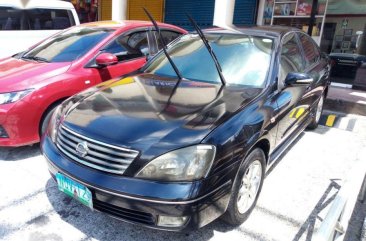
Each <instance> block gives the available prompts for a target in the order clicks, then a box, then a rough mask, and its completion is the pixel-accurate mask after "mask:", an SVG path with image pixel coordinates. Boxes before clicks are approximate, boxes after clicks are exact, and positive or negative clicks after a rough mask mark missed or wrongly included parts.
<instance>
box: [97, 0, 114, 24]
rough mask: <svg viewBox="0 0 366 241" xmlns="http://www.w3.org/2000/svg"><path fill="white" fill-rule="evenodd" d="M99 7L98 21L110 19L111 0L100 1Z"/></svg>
mask: <svg viewBox="0 0 366 241" xmlns="http://www.w3.org/2000/svg"><path fill="white" fill-rule="evenodd" d="M99 4H100V5H99V6H100V15H101V16H100V20H111V19H112V0H102V1H100V3H99Z"/></svg>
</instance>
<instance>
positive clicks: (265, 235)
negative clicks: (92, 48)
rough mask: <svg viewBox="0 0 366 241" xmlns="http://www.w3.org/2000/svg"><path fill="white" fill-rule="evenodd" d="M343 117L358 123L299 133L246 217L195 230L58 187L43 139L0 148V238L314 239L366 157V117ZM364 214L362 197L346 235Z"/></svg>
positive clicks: (352, 235) (355, 233)
mask: <svg viewBox="0 0 366 241" xmlns="http://www.w3.org/2000/svg"><path fill="white" fill-rule="evenodd" d="M326 114H327V115H329V114H332V113H326ZM323 118H327V117H323ZM342 118H356V122H355V126H354V127H353V128H352V130H347V128H346V129H343V128H340V127H339V126H338V127H336V126H333V127H327V126H319V127H318V129H316V130H315V131H306V132H304V133H303V134H301V135H300V136H299V138H298V139H297V140H296V142H295V143H294V144H293V145H292V146H291V148H290V149H289V150H288V151H287V152H286V153H285V154H284V155H283V157H282V158H281V159H280V160H279V161H278V162H277V163H276V166H275V168H273V169H271V170H270V172H269V173H268V175H267V177H266V179H265V182H264V186H263V190H262V193H261V195H260V197H259V200H258V204H257V207H256V208H255V209H254V211H253V213H252V215H251V216H250V217H249V219H248V220H247V221H246V222H245V223H244V224H242V225H241V226H239V227H230V226H228V225H226V224H225V223H223V222H222V221H220V220H217V221H215V222H213V223H211V224H209V225H207V226H206V227H204V228H202V229H200V230H198V231H195V232H192V233H189V234H185V233H171V232H164V231H156V230H151V229H147V228H143V227H139V226H135V225H131V224H127V223H125V222H122V221H119V220H115V219H113V218H111V217H108V216H106V215H104V214H102V213H98V212H96V211H91V210H90V209H88V208H87V207H85V206H83V205H82V204H80V203H78V202H77V201H75V200H73V199H72V198H69V197H67V196H66V195H64V194H63V193H61V192H59V191H58V189H57V185H56V183H55V182H54V181H53V180H52V179H51V178H50V175H49V173H48V171H47V165H46V162H45V160H44V159H43V157H42V156H41V155H40V152H39V146H37V145H35V146H32V147H30V146H27V147H21V148H0V192H1V194H0V197H1V198H0V240H30V241H42V240H47V241H48V240H54V241H65V240H82V241H84V240H110V241H112V240H165V241H166V240H195V241H199V240H230V241H233V240H261V241H267V240H279V241H286V240H291V241H292V240H293V241H297V240H311V237H312V234H313V233H314V232H315V231H316V230H317V228H318V227H319V225H320V224H321V220H322V219H323V218H324V217H325V215H326V213H327V210H328V208H329V206H330V205H331V203H332V200H333V199H334V197H335V195H336V193H337V191H338V190H339V189H340V187H341V186H342V183H343V181H344V180H345V179H347V178H349V177H350V176H352V173H351V170H352V167H354V166H355V165H357V164H359V163H360V162H365V161H366V160H365V159H366V135H365V133H366V119H365V118H364V117H359V116H343V117H342ZM364 216H365V204H362V203H360V202H359V203H357V205H356V208H355V212H354V217H353V221H352V222H354V223H352V222H351V225H350V226H349V230H348V233H347V239H346V240H352V241H356V240H360V235H361V229H362V223H363V220H364Z"/></svg>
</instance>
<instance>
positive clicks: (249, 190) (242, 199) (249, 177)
mask: <svg viewBox="0 0 366 241" xmlns="http://www.w3.org/2000/svg"><path fill="white" fill-rule="evenodd" d="M264 167H265V155H264V153H263V151H262V150H261V149H259V148H257V149H254V150H253V151H252V152H251V153H250V154H249V155H248V156H247V158H245V160H244V162H243V163H242V165H241V166H240V168H239V172H238V175H237V177H236V179H235V182H234V186H233V192H232V194H231V197H230V201H229V205H228V208H227V210H226V212H225V214H224V215H223V216H222V219H223V220H224V221H225V222H227V223H229V224H231V225H240V224H242V223H243V222H244V221H245V220H246V219H247V218H248V217H249V215H250V213H251V212H252V211H253V209H254V207H255V204H256V203H257V199H258V196H259V193H260V191H261V189H262V185H263V179H264Z"/></svg>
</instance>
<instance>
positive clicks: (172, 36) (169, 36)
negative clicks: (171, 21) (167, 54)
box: [154, 30, 180, 50]
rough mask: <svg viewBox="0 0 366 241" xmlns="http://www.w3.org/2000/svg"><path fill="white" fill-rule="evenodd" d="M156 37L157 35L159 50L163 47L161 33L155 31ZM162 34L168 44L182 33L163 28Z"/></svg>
mask: <svg viewBox="0 0 366 241" xmlns="http://www.w3.org/2000/svg"><path fill="white" fill-rule="evenodd" d="M154 34H155V37H156V41H157V42H158V48H159V50H160V49H162V48H163V46H162V44H161V41H160V37H159V34H158V33H157V32H156V31H154ZM161 35H162V36H163V39H164V42H165V43H166V44H168V43H170V42H172V41H173V40H174V39H176V38H177V37H178V36H179V35H180V34H179V33H177V32H172V31H168V30H162V31H161Z"/></svg>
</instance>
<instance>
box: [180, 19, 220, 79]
mask: <svg viewBox="0 0 366 241" xmlns="http://www.w3.org/2000/svg"><path fill="white" fill-rule="evenodd" d="M186 15H187V17H188V19H189V21H190V22H191V23H192V25H193V27H194V28H195V29H196V31H197V33H198V35H199V36H200V38H201V39H202V42H203V43H204V44H205V46H206V48H207V50H208V52H209V53H210V55H211V57H212V59H213V61H214V63H215V66H216V69H217V72H218V73H219V76H220V79H221V83H222V84H223V85H226V81H225V78H224V75H223V74H222V68H221V66H220V63H219V61H218V60H217V57H216V55H215V53H214V51H213V50H212V48H211V46H210V44H209V42H208V41H207V39H206V37H205V35H204V34H203V33H202V30H201V29H200V27H198V25H197V23H196V21H194V19H193V18H192V17H191V16H190V15H189V14H186Z"/></svg>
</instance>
